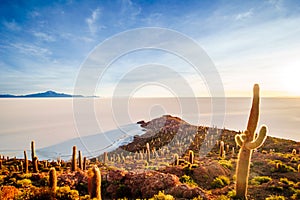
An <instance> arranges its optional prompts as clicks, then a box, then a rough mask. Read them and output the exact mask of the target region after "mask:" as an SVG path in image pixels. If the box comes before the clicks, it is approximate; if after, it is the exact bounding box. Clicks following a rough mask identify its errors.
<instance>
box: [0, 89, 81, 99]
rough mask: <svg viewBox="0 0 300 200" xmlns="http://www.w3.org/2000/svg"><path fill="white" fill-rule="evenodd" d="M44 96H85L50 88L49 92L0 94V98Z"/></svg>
mask: <svg viewBox="0 0 300 200" xmlns="http://www.w3.org/2000/svg"><path fill="white" fill-rule="evenodd" d="M43 97H48V98H49V97H51V98H56V97H84V96H82V95H70V94H64V93H57V92H54V91H51V90H49V91H47V92H42V93H34V94H27V95H11V94H0V98H43Z"/></svg>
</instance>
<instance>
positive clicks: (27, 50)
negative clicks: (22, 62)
mask: <svg viewBox="0 0 300 200" xmlns="http://www.w3.org/2000/svg"><path fill="white" fill-rule="evenodd" d="M11 46H12V47H14V48H16V49H18V50H19V51H20V52H21V53H23V54H25V55H32V56H41V57H45V56H48V55H51V54H52V52H51V51H50V50H49V49H46V48H42V47H38V46H35V45H33V44H23V43H13V44H11Z"/></svg>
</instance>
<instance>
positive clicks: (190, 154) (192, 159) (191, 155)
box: [189, 150, 194, 164]
mask: <svg viewBox="0 0 300 200" xmlns="http://www.w3.org/2000/svg"><path fill="white" fill-rule="evenodd" d="M189 162H190V163H191V164H194V152H193V151H192V150H189Z"/></svg>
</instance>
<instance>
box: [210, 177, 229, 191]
mask: <svg viewBox="0 0 300 200" xmlns="http://www.w3.org/2000/svg"><path fill="white" fill-rule="evenodd" d="M229 183H230V179H229V178H228V177H226V176H218V177H217V178H215V179H214V180H213V182H212V183H211V187H212V188H222V187H224V186H226V185H229Z"/></svg>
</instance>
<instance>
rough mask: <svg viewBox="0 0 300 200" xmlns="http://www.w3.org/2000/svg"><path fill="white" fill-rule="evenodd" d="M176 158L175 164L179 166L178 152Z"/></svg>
mask: <svg viewBox="0 0 300 200" xmlns="http://www.w3.org/2000/svg"><path fill="white" fill-rule="evenodd" d="M174 160H175V162H174V165H175V166H178V165H179V156H178V154H177V153H175V154H174Z"/></svg>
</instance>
